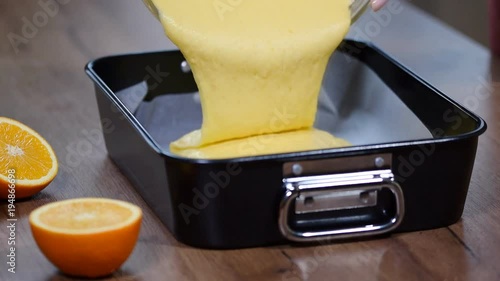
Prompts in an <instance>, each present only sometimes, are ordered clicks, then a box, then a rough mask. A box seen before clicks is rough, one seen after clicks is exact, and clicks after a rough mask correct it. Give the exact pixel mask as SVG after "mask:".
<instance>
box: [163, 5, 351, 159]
mask: <svg viewBox="0 0 500 281" xmlns="http://www.w3.org/2000/svg"><path fill="white" fill-rule="evenodd" d="M153 2H154V4H155V5H156V7H157V8H158V10H159V12H160V18H161V22H162V24H163V26H164V29H165V32H166V34H167V35H168V37H169V38H170V39H171V40H172V42H174V43H175V44H176V45H177V46H178V47H179V49H180V50H181V52H182V53H183V54H184V56H185V57H186V59H187V61H188V63H189V65H190V66H191V69H192V71H193V74H194V77H195V80H196V83H197V85H198V88H199V91H200V97H201V105H202V111H203V124H202V127H201V129H199V130H196V131H194V132H191V133H188V134H187V135H185V136H183V137H182V138H180V139H179V140H177V141H175V142H173V143H171V145H170V148H171V151H172V152H174V153H176V154H179V155H182V156H186V157H194V158H209V159H213V158H233V157H241V156H253V155H263V154H273V153H282V152H292V151H304V150H314V149H323V148H333V147H338V146H346V145H348V143H347V142H346V141H344V140H341V139H338V138H335V137H333V136H332V135H330V134H329V133H327V132H323V131H319V130H316V129H313V128H312V126H313V123H314V119H315V115H316V108H317V102H318V94H319V90H320V86H321V82H322V78H323V74H324V71H325V68H326V65H327V62H328V59H329V57H330V55H331V54H332V52H333V51H334V50H335V49H336V48H337V46H338V45H339V44H340V42H341V41H342V39H343V38H344V36H345V34H346V33H347V31H348V29H349V26H350V22H351V15H350V10H349V4H350V0H293V1H290V0H272V1H270V0H215V1H213V0H182V1H179V0H153Z"/></svg>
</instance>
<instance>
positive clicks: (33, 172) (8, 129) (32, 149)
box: [0, 122, 53, 180]
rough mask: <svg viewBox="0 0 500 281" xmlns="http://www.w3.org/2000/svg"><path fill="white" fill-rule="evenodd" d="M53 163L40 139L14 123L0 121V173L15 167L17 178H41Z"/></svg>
mask: <svg viewBox="0 0 500 281" xmlns="http://www.w3.org/2000/svg"><path fill="white" fill-rule="evenodd" d="M52 165H53V160H52V159H51V157H50V153H49V151H48V149H47V147H45V146H44V145H43V143H42V142H41V141H40V140H39V139H37V138H36V137H34V136H32V135H31V134H29V133H28V132H27V131H25V130H23V129H21V128H19V127H17V126H15V125H13V124H9V123H4V122H0V173H6V171H7V170H9V169H15V170H16V172H15V176H16V179H19V180H29V179H39V178H42V177H44V176H46V175H47V174H48V173H49V171H50V170H51V169H52Z"/></svg>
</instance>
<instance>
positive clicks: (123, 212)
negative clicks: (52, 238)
mask: <svg viewBox="0 0 500 281" xmlns="http://www.w3.org/2000/svg"><path fill="white" fill-rule="evenodd" d="M131 216H132V212H131V211H130V210H128V209H127V208H125V207H122V206H119V205H112V204H109V203H100V202H75V203H72V204H67V205H59V206H57V207H54V208H50V209H48V210H46V211H45V212H43V213H42V214H40V221H41V222H42V223H44V224H46V225H48V226H50V227H51V228H52V227H53V228H61V229H72V230H89V229H95V228H102V227H112V226H114V225H118V224H121V223H123V222H125V221H126V220H127V219H129V218H130V217H131Z"/></svg>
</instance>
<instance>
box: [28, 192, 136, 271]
mask: <svg viewBox="0 0 500 281" xmlns="http://www.w3.org/2000/svg"><path fill="white" fill-rule="evenodd" d="M29 221H30V226H31V231H32V233H33V237H34V238H35V241H36V243H37V245H38V247H39V248H40V250H41V251H42V253H43V254H44V255H45V256H46V257H47V259H48V260H49V261H51V262H52V263H53V264H54V265H55V266H56V267H57V268H59V270H61V271H62V272H64V273H66V274H68V275H72V276H79V277H90V278H96V277H103V276H106V275H109V274H111V273H113V272H114V271H115V270H117V269H118V268H119V267H120V266H121V265H122V264H123V263H124V262H125V261H126V260H127V258H128V257H129V255H130V254H131V253H132V250H133V249H134V246H135V244H136V242H137V238H138V236H139V230H140V226H141V221H142V211H141V209H140V208H139V207H137V206H136V205H134V204H131V203H128V202H124V201H120V200H113V199H104V198H79V199H70V200H64V201H59V202H54V203H49V204H47V205H44V206H42V207H39V208H38V209H36V210H34V211H33V212H31V214H30V218H29Z"/></svg>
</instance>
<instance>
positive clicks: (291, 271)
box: [0, 0, 500, 281]
mask: <svg viewBox="0 0 500 281" xmlns="http://www.w3.org/2000/svg"><path fill="white" fill-rule="evenodd" d="M392 1H393V5H396V6H393V7H392V9H388V7H386V9H385V10H384V12H383V15H384V16H383V17H382V18H378V20H377V19H376V18H375V17H374V16H373V14H371V13H368V14H365V16H364V17H363V18H362V19H361V20H360V21H359V22H358V23H357V25H356V26H355V27H353V31H352V33H351V37H356V38H361V39H370V40H373V41H374V42H376V43H377V44H378V45H379V46H380V47H381V48H382V49H384V50H386V51H387V52H388V53H390V54H392V55H393V56H394V57H396V58H397V59H398V60H400V61H401V62H402V63H403V64H405V65H407V66H408V67H409V68H411V69H412V70H413V71H415V72H416V73H417V74H419V75H421V76H422V77H423V78H425V79H426V80H428V81H430V82H431V83H432V84H433V85H435V86H436V87H437V88H439V89H441V90H442V91H444V92H445V93H447V94H448V95H449V96H451V97H452V98H454V99H455V100H457V101H458V102H460V103H462V104H465V105H466V106H467V107H468V108H469V109H471V110H473V111H474V112H476V113H478V114H479V115H480V116H482V117H483V118H484V119H485V120H486V121H487V122H488V125H489V128H488V131H487V133H486V134H485V135H483V136H482V137H481V138H480V142H479V148H478V152H477V159H476V164H475V169H474V173H473V177H472V181H471V184H470V190H469V195H468V199H467V203H466V206H465V211H464V214H463V218H462V220H461V221H460V222H459V223H457V224H455V225H452V226H450V227H447V228H441V229H436V230H431V231H424V232H414V233H405V234H397V235H392V236H391V237H389V238H385V239H377V240H368V241H363V242H350V243H339V244H331V245H326V246H310V247H291V246H286V245H284V246H279V247H269V248H255V249H244V250H231V251H213V250H200V249H194V248H191V247H188V246H185V245H182V244H180V243H178V242H177V241H176V240H175V239H174V238H173V237H172V236H171V234H170V233H169V231H168V230H167V229H166V228H165V226H164V225H162V224H161V223H160V221H159V220H158V218H157V217H156V216H155V215H154V214H153V213H152V211H151V209H150V208H149V207H148V206H147V205H146V204H145V203H144V201H143V200H142V199H141V197H139V195H138V194H137V193H136V192H135V191H134V189H133V188H132V186H131V185H130V183H129V182H128V181H127V180H126V179H125V178H124V177H123V176H122V174H121V173H120V172H119V171H118V169H117V168H116V166H115V165H114V164H113V163H112V162H111V161H110V160H109V159H108V157H107V156H106V150H105V147H104V144H103V141H102V139H101V138H99V137H96V139H95V140H94V142H93V144H92V148H91V149H90V150H89V151H88V153H85V154H81V155H77V156H76V157H75V156H74V155H72V153H71V152H72V151H74V150H75V147H76V146H78V145H79V143H80V142H81V140H82V139H83V138H87V135H88V134H91V135H92V134H96V136H98V135H99V134H100V130H101V127H100V123H99V117H98V112H97V107H96V101H95V97H94V90H93V85H92V83H91V82H90V80H89V79H88V78H87V77H86V75H85V74H84V72H83V67H84V64H85V63H86V62H87V61H89V60H91V59H93V58H97V57H101V56H105V55H110V54H117V53H128V52H136V51H147V50H158V49H166V48H173V45H171V43H169V42H168V41H167V39H166V38H165V37H164V36H163V31H162V30H161V28H160V26H159V25H158V23H157V22H155V20H154V19H153V17H151V16H150V15H149V14H148V12H147V10H146V9H145V8H144V7H143V6H142V4H141V1H139V0H106V1H96V0H87V1H66V2H68V3H65V1H62V0H60V2H61V3H65V4H58V10H59V11H57V12H54V13H53V15H49V16H46V17H45V18H44V16H43V15H41V11H43V8H42V7H41V6H40V4H38V3H39V2H38V1H15V0H5V1H1V2H0V38H1V39H0V115H2V116H9V117H12V118H15V119H18V120H20V121H22V122H24V123H26V124H28V125H30V126H31V127H33V128H34V129H35V130H37V131H38V132H40V133H41V134H42V135H43V136H45V137H46V139H47V140H48V141H49V142H50V143H51V144H52V146H53V147H54V149H55V151H56V153H57V155H58V157H59V162H60V165H61V169H60V172H59V174H58V176H57V178H56V179H55V181H54V182H53V183H52V184H51V185H50V186H49V187H48V188H46V190H44V191H43V192H42V193H40V194H38V195H37V196H35V197H34V198H32V199H31V200H27V201H24V202H17V205H16V207H17V216H18V219H19V220H18V227H17V230H16V233H17V241H18V244H17V273H16V274H10V273H9V272H7V265H6V260H7V258H6V255H7V240H6V239H7V238H6V237H7V236H6V233H7V232H6V227H5V225H6V206H5V203H1V204H2V205H1V210H2V211H1V215H0V221H1V223H0V225H1V229H2V230H1V232H0V243H2V245H1V246H0V261H1V262H0V280H6V281H7V280H22V281H31V280H36V281H38V280H47V281H48V280H52V281H55V280H69V278H68V277H65V276H63V275H61V274H60V273H59V272H58V271H57V269H56V268H55V267H53V266H52V265H51V264H50V263H49V262H48V261H47V260H46V259H45V258H44V256H43V255H42V254H41V252H40V251H39V250H38V248H37V246H36V245H35V242H34V240H33V237H32V235H31V232H30V230H29V226H28V220H27V218H28V214H29V213H30V211H31V210H33V209H34V208H36V207H38V206H41V205H43V204H46V203H49V202H52V201H56V200H62V199H67V198H75V197H89V196H97V197H109V198H118V199H123V200H127V201H130V202H134V203H136V204H138V205H139V206H140V207H142V209H143V210H144V212H145V217H144V223H143V228H142V231H141V235H140V239H139V242H138V244H137V246H136V248H135V250H134V252H133V254H132V255H131V257H130V258H129V259H128V261H127V262H126V263H125V264H124V265H123V267H122V268H121V269H120V270H119V271H118V272H116V273H115V274H114V275H113V276H111V277H109V278H108V279H106V280H148V281H149V280H301V279H308V280H447V281H452V280H500V261H499V259H500V189H499V187H500V184H499V183H500V169H499V166H500V157H499V156H500V125H499V124H500V88H499V86H500V84H498V83H500V60H499V59H495V58H491V57H490V55H489V52H488V51H487V50H486V49H485V48H483V47H481V46H479V45H478V44H476V43H474V42H472V41H471V40H469V39H468V38H466V37H464V36H462V35H460V34H458V33H457V32H455V31H453V30H451V29H449V28H448V27H446V26H444V25H442V24H441V23H439V22H438V21H436V20H435V19H433V18H430V17H429V16H427V15H425V14H423V13H422V12H420V11H418V10H416V9H415V8H413V7H411V6H410V5H408V4H404V3H403V4H401V3H400V2H398V1H397V0H392ZM41 2H43V1H41ZM52 8H53V10H52V11H54V7H52ZM389 10H390V12H389ZM379 15H382V14H379ZM33 16H35V17H38V18H36V19H35V21H36V23H37V24H38V25H39V27H36V26H35V27H36V29H37V30H36V31H34V30H29V27H24V28H25V29H26V30H25V35H24V40H22V41H20V42H19V41H15V43H14V45H15V48H14V47H13V45H12V44H11V42H10V39H9V38H14V37H13V35H12V34H14V33H15V34H17V35H19V36H21V35H22V34H23V25H26V23H25V22H23V18H26V19H27V20H28V21H30V22H33ZM9 34H11V35H9ZM28 37H29V38H28ZM17 39H19V38H17ZM15 49H17V52H16V51H15Z"/></svg>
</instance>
